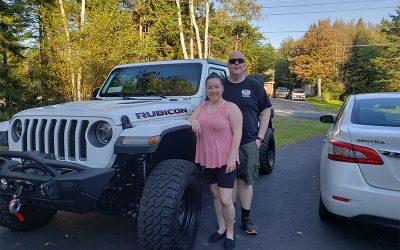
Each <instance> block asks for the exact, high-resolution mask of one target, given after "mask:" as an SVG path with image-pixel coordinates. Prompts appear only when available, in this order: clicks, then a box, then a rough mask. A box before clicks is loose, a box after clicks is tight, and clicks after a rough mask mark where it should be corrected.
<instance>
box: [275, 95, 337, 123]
mask: <svg viewBox="0 0 400 250" xmlns="http://www.w3.org/2000/svg"><path fill="white" fill-rule="evenodd" d="M271 103H272V107H273V108H274V110H275V117H295V118H305V119H313V120H319V117H320V116H321V115H336V112H333V111H322V110H317V109H314V108H313V106H311V105H310V104H308V103H307V101H292V100H287V99H280V98H271Z"/></svg>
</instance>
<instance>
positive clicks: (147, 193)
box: [138, 160, 201, 249]
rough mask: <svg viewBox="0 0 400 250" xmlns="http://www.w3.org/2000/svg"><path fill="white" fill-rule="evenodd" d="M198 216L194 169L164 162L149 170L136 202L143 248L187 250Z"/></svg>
mask: <svg viewBox="0 0 400 250" xmlns="http://www.w3.org/2000/svg"><path fill="white" fill-rule="evenodd" d="M200 213H201V185H200V181H199V176H198V170H197V168H196V166H195V165H194V164H193V163H191V162H189V161H185V160H166V161H163V162H161V163H159V164H158V165H157V166H155V168H154V169H153V171H152V173H151V175H150V176H149V178H148V179H147V181H146V185H145V187H144V190H143V195H142V198H141V201H140V208H139V220H138V232H139V242H140V244H141V246H142V247H143V248H144V249H190V248H191V247H192V245H193V242H194V239H195V237H196V233H197V229H198V227H199V221H200Z"/></svg>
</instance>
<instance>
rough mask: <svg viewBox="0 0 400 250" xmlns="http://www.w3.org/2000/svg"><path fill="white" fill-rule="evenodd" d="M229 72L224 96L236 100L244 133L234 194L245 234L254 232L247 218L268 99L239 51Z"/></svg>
mask: <svg viewBox="0 0 400 250" xmlns="http://www.w3.org/2000/svg"><path fill="white" fill-rule="evenodd" d="M228 69H229V73H230V75H229V76H228V77H227V78H226V79H224V93H223V98H224V99H225V100H227V101H230V102H233V103H235V104H236V105H237V106H238V107H239V109H240V110H241V111H242V114H243V133H242V140H241V143H240V148H239V155H240V156H239V159H240V166H239V168H238V170H237V173H236V179H237V193H238V195H239V200H240V204H241V227H242V229H243V230H244V231H245V232H246V233H247V234H252V235H255V234H257V227H256V226H255V225H254V223H253V222H252V221H251V219H250V208H251V201H252V199H253V184H254V181H255V179H256V178H257V176H258V170H259V148H260V145H261V143H262V142H263V139H264V136H265V133H266V132H267V129H268V123H269V119H270V116H271V114H270V107H271V106H272V105H271V102H270V101H269V99H268V96H267V94H266V92H265V89H264V86H263V85H262V84H260V83H259V82H258V81H257V80H255V79H252V78H248V77H246V74H245V69H246V68H245V58H244V56H243V54H242V53H241V52H240V51H233V52H232V53H231V54H230V55H229V61H228Z"/></svg>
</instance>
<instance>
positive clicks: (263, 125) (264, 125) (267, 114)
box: [256, 108, 271, 147]
mask: <svg viewBox="0 0 400 250" xmlns="http://www.w3.org/2000/svg"><path fill="white" fill-rule="evenodd" d="M270 118H271V109H270V108H265V109H264V110H263V111H261V113H260V126H259V128H258V134H257V137H260V138H261V139H263V140H264V136H265V133H267V129H268V124H269V119H270ZM256 143H257V146H258V147H260V145H261V141H260V140H256Z"/></svg>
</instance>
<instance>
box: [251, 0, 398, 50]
mask: <svg viewBox="0 0 400 250" xmlns="http://www.w3.org/2000/svg"><path fill="white" fill-rule="evenodd" d="M256 2H257V3H258V4H260V5H261V6H262V15H263V18H262V19H261V20H259V21H257V22H254V25H255V26H258V27H259V30H260V31H261V33H263V35H264V36H265V37H266V38H267V39H266V41H265V43H268V42H270V43H271V44H272V45H273V46H274V48H276V49H277V48H279V47H280V44H281V42H282V41H283V40H285V39H287V38H288V37H292V38H294V39H296V40H297V39H299V38H301V37H302V36H303V34H304V31H307V30H308V28H309V26H310V25H311V24H313V23H316V22H317V21H318V20H319V19H326V18H330V20H331V23H333V22H334V21H335V20H337V19H341V20H343V21H346V22H349V21H351V20H355V21H357V20H358V19H359V18H362V19H363V20H364V21H365V22H370V23H373V24H378V23H379V22H380V21H381V20H382V19H383V18H386V19H389V14H392V15H393V14H395V13H396V12H395V10H396V6H400V0H302V1H296V0H256ZM304 5H306V6H304ZM283 6H290V7H283ZM305 12H313V13H305ZM290 13H302V14H290ZM287 31H291V32H287ZM293 31H294V32H293Z"/></svg>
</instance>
